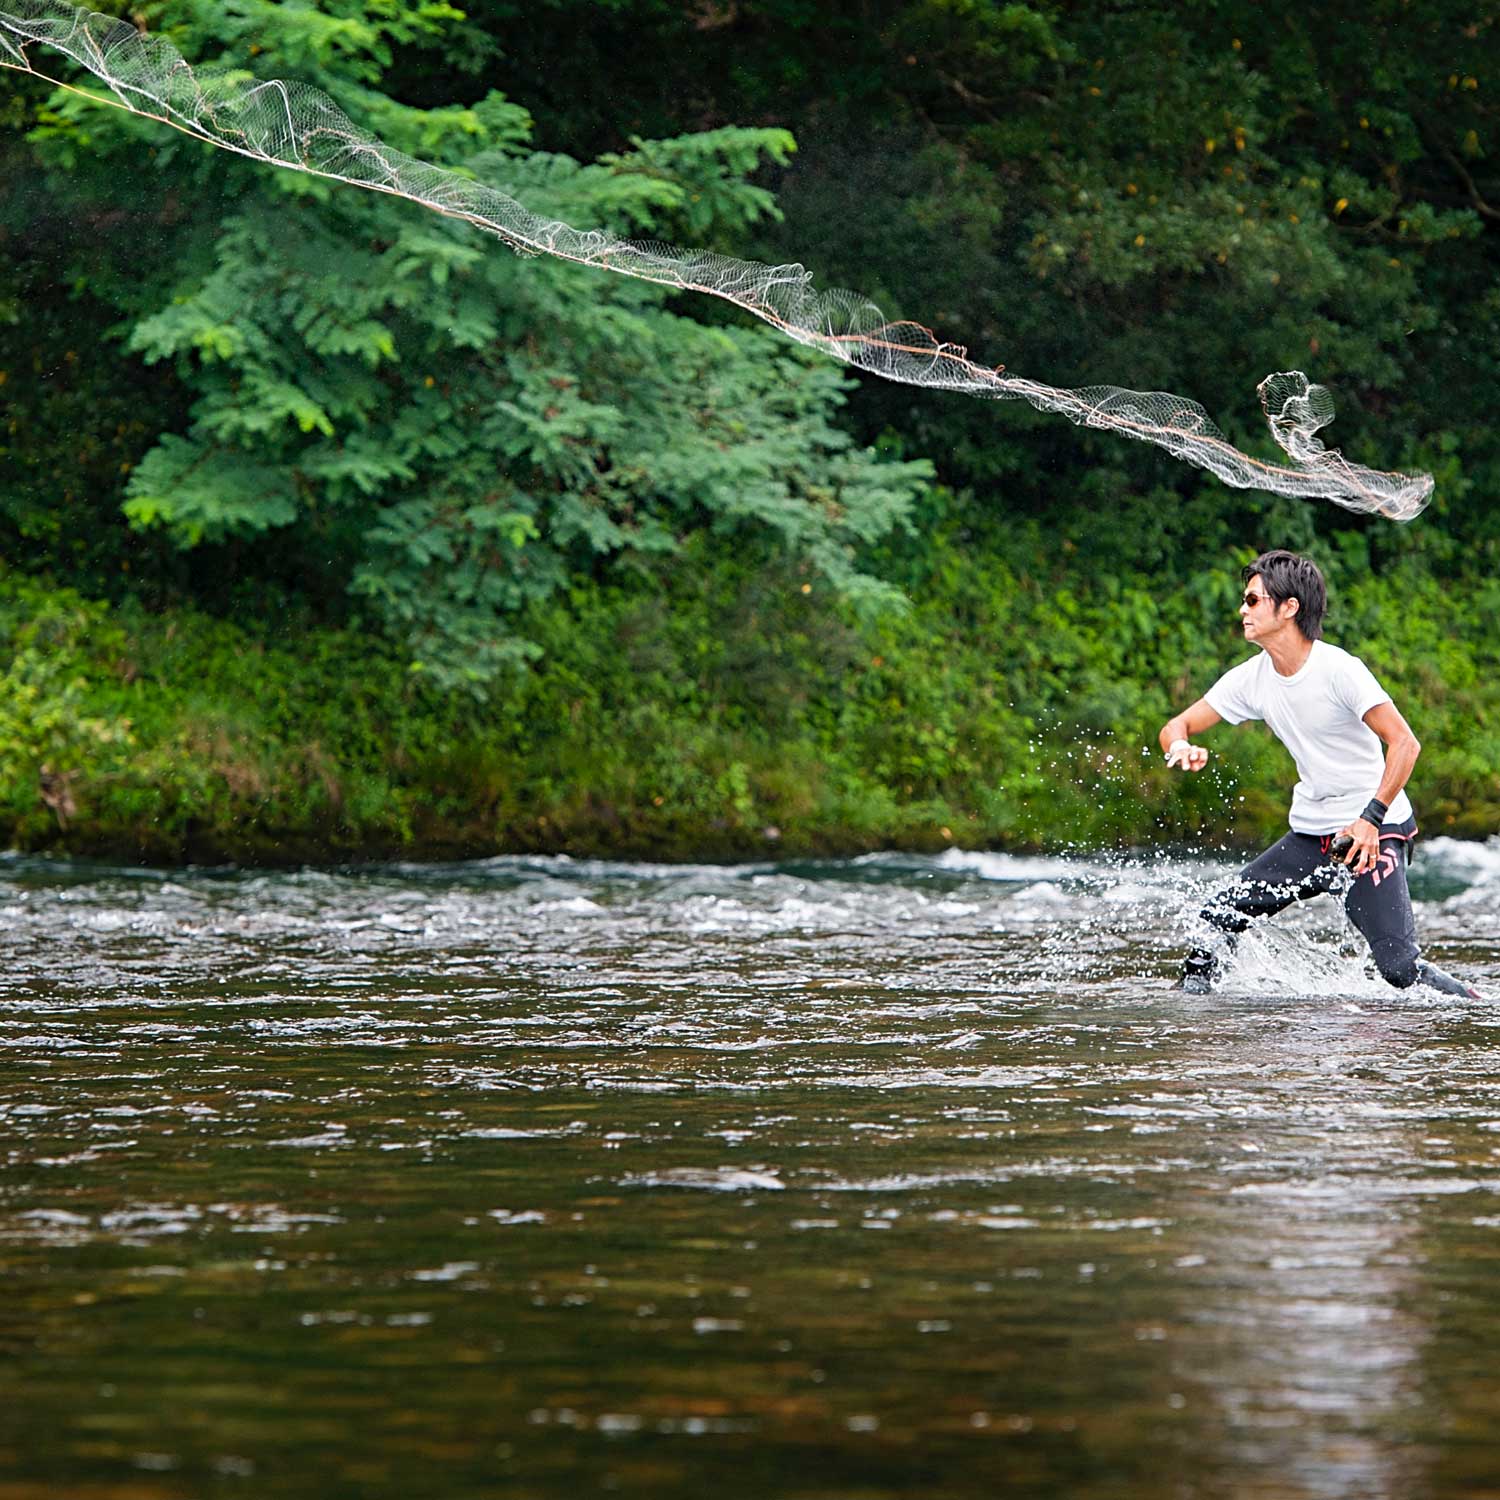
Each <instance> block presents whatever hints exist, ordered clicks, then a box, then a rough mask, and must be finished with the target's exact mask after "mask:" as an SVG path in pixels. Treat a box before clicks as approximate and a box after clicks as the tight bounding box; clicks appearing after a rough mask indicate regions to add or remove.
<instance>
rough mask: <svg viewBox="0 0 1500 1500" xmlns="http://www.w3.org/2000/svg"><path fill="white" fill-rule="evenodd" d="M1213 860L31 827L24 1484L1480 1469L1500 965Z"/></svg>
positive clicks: (3, 1451)
mask: <svg viewBox="0 0 1500 1500" xmlns="http://www.w3.org/2000/svg"><path fill="white" fill-rule="evenodd" d="M1228 869H1229V866H1228V865H1227V864H1224V863H1221V862H1216V861H1214V860H1211V859H1186V858H1174V857H1168V856H1161V857H1149V858H1124V857H1121V858H1103V857H1098V856H1092V857H1087V856H1081V855H1080V856H1078V857H1076V858H1057V859H1051V858H1047V859H1043V858H1036V859H1028V858H1021V857H1008V856H1004V855H986V854H962V853H958V852H950V853H949V854H946V855H943V856H940V857H934V858H921V857H914V856H896V855H887V856H874V857H870V858H866V859H862V860H854V861H848V862H826V863H805V864H798V863H793V862H787V863H781V864H775V863H767V864H762V865H743V866H733V867H720V866H693V867H678V866H674V867H667V866H650V865H629V864H610V863H602V862H586V861H572V860H566V859H497V860H491V861H481V862H473V863H466V864H456V865H448V866H438V867H431V866H415V865H411V866H407V865H401V866H385V867H381V868H378V869H369V870H357V871H342V872H341V871H302V872H295V873H264V872H246V871H227V870H226V871H215V870H198V871H156V870H138V869H125V868H113V867H111V868H106V867H101V866H85V865H66V864H59V863H49V862H46V861H40V860H34V859H26V858H21V857H17V856H10V857H7V858H5V859H3V860H0V910H3V914H4V921H5V927H6V935H7V943H6V957H5V972H4V974H3V977H0V994H3V1000H4V1003H3V1005H0V1275H3V1284H0V1294H3V1295H0V1354H3V1360H0V1497H3V1500H29V1497H32V1496H37V1497H40V1496H48V1497H84V1500H90V1497H97V1500H106V1497H108V1500H158V1497H159V1500H184V1497H196V1496H214V1497H218V1496H243V1497H250V1496H257V1497H258V1496H261V1495H275V1496H277V1497H304V1496H305V1497H308V1500H312V1497H318V1500H329V1497H343V1496H349V1497H354V1496H360V1497H368V1496H386V1495H391V1496H395V1495H401V1496H411V1497H419V1500H434V1497H440V1500H448V1497H469V1496H474V1497H479V1496H493V1495H501V1494H504V1495H515V1496H521V1497H535V1500H554V1497H555V1500H563V1497H569V1500H571V1497H575V1496H578V1495H587V1494H594V1493H606V1494H610V1493H613V1494H623V1495H636V1496H642V1497H646V1496H649V1497H653V1500H659V1497H678V1496H681V1497H687V1496H693V1497H699V1496H702V1495H704V1494H709V1495H713V1496H715V1497H717V1500H741V1497H743V1500H752V1497H753V1500H895V1497H903V1500H904V1497H912V1500H916V1497H922V1500H944V1497H955V1500H956V1497H964V1500H968V1497H979V1496H986V1497H988V1496H994V1495H1001V1494H1004V1495H1010V1494H1015V1495H1024V1496H1028V1497H1054V1496H1055V1497H1059V1500H1062V1497H1067V1500H1080V1497H1082V1500H1094V1497H1098V1500H1104V1497H1109V1500H1161V1497H1164V1496H1173V1497H1198V1496H1202V1497H1205V1500H1206V1497H1219V1496H1267V1497H1269V1496H1276V1497H1278V1500H1299V1497H1308V1500H1312V1497H1319V1500H1323V1497H1356V1496H1358V1497H1366V1496H1391V1497H1399V1500H1421V1497H1428V1496H1432V1497H1450V1496H1451V1497H1458V1496H1471V1495H1477V1494H1479V1493H1481V1492H1488V1487H1491V1486H1492V1485H1493V1483H1494V1480H1495V1476H1496V1475H1497V1474H1500V1376H1497V1374H1496V1369H1495V1362H1494V1361H1495V1355H1494V1351H1495V1349H1496V1348H1497V1347H1500V1275H1497V1274H1496V1272H1497V1270H1500V1091H1497V1087H1496V1083H1497V1080H1500V1001H1491V1000H1463V1001H1460V1000H1454V999H1452V998H1449V997H1445V996H1439V995H1437V994H1434V993H1431V992H1428V991H1425V990H1424V991H1408V992H1406V993H1397V992H1395V991H1392V990H1389V989H1387V988H1386V987H1385V986H1384V985H1383V984H1382V983H1381V982H1380V981H1379V980H1378V979H1375V978H1373V977H1372V976H1371V974H1370V973H1368V972H1367V971H1366V969H1365V966H1364V963H1363V961H1362V958H1361V956H1360V955H1359V953H1358V951H1357V946H1356V945H1352V944H1351V943H1350V942H1349V934H1348V933H1347V932H1346V931H1345V930H1344V929H1343V925H1342V918H1341V915H1340V913H1339V911H1338V909H1337V907H1336V906H1334V905H1333V904H1332V903H1330V902H1328V901H1326V900H1325V901H1321V902H1316V903H1311V904H1310V905H1309V906H1307V907H1306V908H1304V909H1303V910H1302V911H1301V912H1299V913H1297V914H1295V915H1289V916H1288V917H1287V918H1284V919H1282V920H1280V921H1278V922H1277V923H1276V924H1274V925H1273V926H1269V927H1267V928H1265V929H1262V930H1259V931H1256V932H1253V933H1251V934H1249V935H1248V936H1247V939H1246V941H1245V943H1244V944H1243V946H1242V949H1241V953H1240V957H1239V960H1238V962H1237V965H1236V967H1235V969H1234V971H1233V972H1232V974H1231V975H1230V976H1229V978H1228V979H1227V981H1226V983H1225V985H1224V986H1223V988H1222V989H1221V990H1219V991H1217V992H1215V993H1214V994H1211V995H1208V996H1189V995H1184V994H1182V993H1180V992H1177V991H1175V990H1173V989H1172V988H1171V978H1172V975H1173V972H1174V964H1175V960H1176V958H1177V956H1178V955H1179V954H1180V953H1181V951H1182V948H1183V946H1184V943H1185V939H1186V936H1187V933H1188V930H1189V927H1188V918H1187V917H1186V916H1185V915H1184V914H1185V913H1187V912H1190V911H1191V910H1192V908H1193V906H1194V904H1195V902H1196V901H1197V900H1198V899H1199V898H1201V896H1202V894H1203V893H1204V892H1205V891H1206V890H1207V889H1208V888H1209V886H1210V885H1211V884H1212V882H1213V881H1214V880H1215V879H1216V878H1219V877H1220V876H1222V875H1223V874H1224V873H1225V872H1226V871H1227V870H1228ZM1413 890H1414V894H1415V895H1416V897H1417V913H1418V925H1419V932H1420V934H1421V936H1422V938H1423V941H1424V946H1425V950H1426V952H1427V954H1428V956H1429V957H1432V958H1434V959H1435V960H1436V961H1438V962H1440V963H1442V964H1444V965H1445V966H1446V967H1449V968H1451V969H1453V970H1455V971H1456V972H1458V973H1460V974H1461V975H1462V976H1463V977H1465V978H1466V979H1467V980H1469V981H1470V982H1471V983H1473V984H1476V985H1478V986H1479V987H1480V988H1481V989H1482V990H1485V991H1487V992H1488V993H1491V994H1495V995H1500V843H1497V842H1495V841H1492V842H1491V844H1489V845H1472V844H1467V845H1466V844H1459V843H1455V842H1453V841H1449V840H1444V839H1435V840H1431V841H1428V842H1427V843H1425V844H1424V845H1422V846H1421V847H1420V849H1419V853H1418V855H1417V862H1416V865H1415V867H1414V870H1413Z"/></svg>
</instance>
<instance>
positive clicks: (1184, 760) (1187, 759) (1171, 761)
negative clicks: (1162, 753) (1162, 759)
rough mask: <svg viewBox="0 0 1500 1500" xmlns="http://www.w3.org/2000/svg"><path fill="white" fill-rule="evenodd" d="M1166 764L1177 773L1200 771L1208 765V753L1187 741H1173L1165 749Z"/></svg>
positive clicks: (1199, 746) (1201, 747)
mask: <svg viewBox="0 0 1500 1500" xmlns="http://www.w3.org/2000/svg"><path fill="white" fill-rule="evenodd" d="M1167 764H1168V765H1169V766H1175V767H1176V768H1177V769H1178V770H1179V771H1201V770H1202V769H1203V768H1204V766H1206V765H1207V764H1208V751H1207V750H1205V749H1204V748H1203V746H1202V745H1194V744H1191V743H1189V742H1188V741H1187V740H1173V741H1172V743H1171V744H1170V745H1169V746H1168V747H1167Z"/></svg>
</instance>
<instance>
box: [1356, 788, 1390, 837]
mask: <svg viewBox="0 0 1500 1500" xmlns="http://www.w3.org/2000/svg"><path fill="white" fill-rule="evenodd" d="M1389 811H1390V808H1388V807H1387V806H1386V805H1385V803H1384V802H1382V801H1381V800H1380V798H1379V797H1371V798H1370V800H1369V801H1368V802H1367V803H1366V804H1365V810H1364V811H1363V812H1362V813H1361V814H1360V817H1362V818H1363V819H1364V820H1365V822H1366V823H1369V824H1370V825H1371V826H1372V827H1373V828H1374V829H1375V832H1376V833H1379V832H1380V825H1381V824H1382V823H1384V822H1385V815H1386V814H1387V813H1388V812H1389Z"/></svg>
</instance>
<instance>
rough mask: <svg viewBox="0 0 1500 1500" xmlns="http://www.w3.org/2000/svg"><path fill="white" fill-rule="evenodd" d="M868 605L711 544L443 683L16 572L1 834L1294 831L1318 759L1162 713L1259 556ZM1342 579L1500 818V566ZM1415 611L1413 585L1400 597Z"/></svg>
mask: <svg viewBox="0 0 1500 1500" xmlns="http://www.w3.org/2000/svg"><path fill="white" fill-rule="evenodd" d="M929 556H930V558H931V565H930V567H929V568H928V569H927V570H926V573H925V576H924V578H923V580H922V586H921V587H920V588H919V589H913V590H912V593H913V600H914V602H913V603H912V605H911V607H910V608H909V609H908V610H906V611H904V612H902V613H899V614H895V613H889V614H886V615H884V616H882V617H880V618H878V619H877V620H875V621H873V622H869V621H866V622H861V621H859V620H857V619H856V618H854V617H853V616H851V615H850V614H848V613H847V612H846V611H844V610H842V609H841V608H840V606H839V605H838V604H837V602H836V601H832V600H830V599H829V598H828V597H826V596H825V595H822V594H821V593H820V592H818V591H817V590H814V591H813V592H810V593H805V592H804V591H803V587H802V580H801V579H800V576H798V575H793V574H790V573H786V572H781V571H778V570H776V569H774V568H771V569H768V568H764V567H760V568H749V567H746V568H743V569H741V570H739V571H729V570H726V569H725V568H723V567H722V566H721V567H719V568H717V569H707V568H704V567H702V566H698V565H696V564H695V560H694V559H692V558H684V559H683V561H682V564H681V565H680V567H679V568H678V569H677V570H676V572H675V573H674V574H673V575H671V576H670V577H669V578H668V579H667V580H666V586H665V587H653V588H652V589H650V590H646V589H644V588H642V589H636V590H632V589H628V588H610V587H602V586H599V585H597V584H588V585H580V586H579V587H578V588H577V589H576V590H575V591H574V592H573V593H572V594H571V596H569V597H567V598H563V599H559V600H557V601H555V602H554V603H552V604H551V605H549V606H548V607H547V608H545V609H542V610H539V611H537V612H536V613H535V614H534V615H533V616H532V617H531V618H530V619H529V620H528V622H527V624H528V627H529V630H530V633H531V635H532V637H533V638H534V639H536V640H537V641H538V642H539V643H540V644H541V645H542V647H543V652H544V654H543V656H542V658H541V660H540V661H539V663H538V664H537V665H536V666H535V667H534V668H533V669H531V670H530V671H529V672H528V673H527V674H526V675H524V676H519V677H517V678H516V679H515V680H514V681H512V682H511V683H510V684H509V685H508V686H507V687H506V689H505V690H504V691H503V692H502V693H500V694H499V695H497V696H496V697H495V698H494V700H493V701H491V702H489V703H487V704H479V703H476V702H472V701H469V700H466V699H459V698H453V697H448V698H444V697H441V696H438V695H436V694H434V693H432V692H431V691H430V690H429V689H428V688H427V687H426V686H425V685H424V684H423V682H422V680H421V679H420V677H414V676H413V675H412V674H411V673H410V672H409V671H408V670H407V668H406V665H405V664H404V662H403V661H401V660H400V659H399V658H398V657H397V656H396V655H395V654H393V652H392V651H391V650H390V648H388V647H386V646H384V645H382V644H381V643H380V642H379V641H378V640H376V639H374V638H372V637H370V636H368V635H365V634H362V633H360V632H358V631H355V630H334V629H317V630H307V631H303V632H300V633H297V634H296V635H290V634H287V633H285V632H278V631H276V630H275V629H272V628H265V627H251V626H249V625H242V624H235V623H230V622H227V621H225V620H222V619H217V618H213V617H211V616H209V615H206V614H201V613H195V612H192V611H188V610H180V611H176V612H173V613H169V614H150V613H147V612H145V611H144V610H142V609H140V608H139V607H135V606H130V605H122V606H109V605H105V604H102V603H99V602H97V601H91V600H88V599H84V598H82V597H80V596H79V595H77V594H76V593H73V592H71V591H69V590H67V589H60V588H54V587H51V586H49V585H48V584H47V582H46V581H45V580H41V579H36V578H30V577H26V576H22V575H18V574H16V573H14V572H8V571H5V570H3V568H0V847H11V848H17V849H23V850H29V851H50V852H57V853H69V854H76V855H94V856H101V857H108V858H114V859H127V860H139V861H145V862H158V863H175V862H183V861H193V862H222V861H233V862H239V863H247V864H266V863H271V864H276V863H302V862H338V861H355V860H365V859H380V858H389V857H395V856H400V857H406V858H451V857H462V856H480V855H487V854H495V853H504V852H536V851H561V852H568V853H573V854H590V855H602V856H620V857H624V856H630V857H651V858H660V859H721V858H722V859H733V858H747V857H765V856H767V855H771V854H775V855H783V856H784V855H792V854H797V855H806V854H841V855H843V854H853V853H857V852H861V851H866V850H871V849H877V848H902V849H915V850H936V849H940V848H942V847H945V846H947V845H949V844H958V845H963V846H969V847H985V848H1011V849H1058V848H1063V847H1078V846H1082V847H1096V846H1137V847H1139V846H1149V845H1154V844H1161V843H1177V844H1181V843H1193V842H1199V841H1201V842H1205V843H1208V844H1211V845H1214V846H1217V845H1219V844H1221V843H1226V844H1229V845H1231V846H1246V845H1253V844H1256V843H1260V842H1263V841H1265V840H1268V839H1270V838H1272V837H1274V836H1276V835H1277V834H1279V832H1280V831H1281V830H1282V829H1283V828H1284V827H1285V809H1286V804H1287V801H1288V799H1289V792H1290V785H1291V781H1292V779H1293V775H1292V768H1291V764H1290V760H1289V758H1288V757H1287V756H1286V755H1285V753H1284V752H1283V751H1282V750H1281V749H1280V747H1279V746H1277V745H1276V744H1275V743H1274V742H1273V741H1272V740H1271V739H1270V738H1269V736H1268V735H1267V734H1266V733H1265V731H1264V730H1261V729H1258V728H1256V729H1246V728H1242V729H1239V730H1231V729H1228V728H1220V729H1219V730H1217V731H1215V732H1214V734H1213V735H1212V737H1211V738H1210V739H1209V741H1208V743H1209V744H1210V746H1211V748H1212V749H1213V751H1214V752H1215V753H1214V757H1213V759H1212V760H1211V761H1210V768H1209V770H1208V771H1207V772H1205V773H1204V774H1203V775H1201V776H1199V777H1195V778H1191V779H1189V778H1184V777H1181V776H1178V775H1174V774H1170V773H1168V772H1167V771H1166V770H1165V768H1164V767H1163V766H1162V764H1161V758H1160V755H1159V753H1158V752H1157V749H1156V740H1155V731H1156V729H1157V727H1158V726H1159V725H1160V723H1161V722H1162V720H1163V719H1164V718H1165V717H1166V715H1167V713H1168V712H1169V711H1170V708H1171V707H1173V706H1176V705H1180V704H1182V703H1184V702H1186V701H1189V700H1190V699H1191V698H1192V697H1195V696H1197V695H1198V694H1200V693H1201V692H1202V691H1203V690H1204V689H1205V688H1206V687H1207V686H1208V685H1209V683H1210V682H1211V681H1212V680H1213V678H1214V676H1215V675H1216V674H1217V673H1218V672H1219V671H1221V670H1223V669H1225V668H1226V667H1228V666H1230V665H1232V664H1233V663H1234V662H1236V661H1238V660H1240V659H1242V657H1243V655H1244V652H1245V648H1244V645H1243V642H1242V641H1240V640H1238V639H1236V634H1235V631H1234V629H1233V621H1234V606H1235V603H1236V602H1237V597H1238V582H1237V579H1236V577H1235V573H1234V567H1233V559H1226V560H1225V565H1224V566H1223V567H1221V568H1219V569H1216V570H1214V571H1213V572H1206V573H1203V574H1200V575H1198V576H1196V577H1193V578H1190V579H1188V580H1186V581H1182V580H1177V581H1175V582H1174V583H1173V584H1172V585H1171V586H1170V587H1167V586H1160V587H1155V586H1152V585H1151V582H1150V581H1149V580H1142V581H1140V582H1139V583H1125V582H1122V581H1120V580H1119V579H1118V578H1115V577H1105V578H1102V579H1093V580H1084V579H1078V578H1075V579H1071V580H1070V579H1067V578H1066V577H1063V578H1059V577H1057V576H1051V577H1046V578H1044V577H1040V576H1034V575H1033V574H1031V573H1028V571H1026V570H1025V569H1024V568H1022V567H1019V566H1017V565H1016V564H1015V563H1014V561H1007V560H1003V559H999V558H986V559H983V560H981V561H979V562H976V561H975V560H974V559H972V558H967V557H964V556H961V555H960V551H959V549H958V547H957V546H956V544H948V543H943V542H941V541H940V540H939V541H938V542H935V543H930V546H929ZM1330 571H1331V573H1332V574H1333V576H1332V577H1331V580H1330V581H1331V583H1332V584H1333V587H1334V592H1335V599H1336V600H1337V603H1338V608H1337V611H1336V614H1335V616H1334V620H1335V623H1336V628H1331V629H1330V637H1331V638H1332V639H1334V640H1335V641H1337V642H1338V643H1340V644H1345V645H1347V646H1349V647H1350V648H1351V649H1353V650H1355V651H1356V652H1357V653H1358V654H1360V655H1362V656H1364V657H1365V659H1366V660H1367V661H1368V662H1369V663H1370V664H1371V666H1372V667H1373V668H1374V670H1375V671H1376V673H1377V675H1378V676H1379V677H1380V678H1381V680H1382V681H1383V682H1384V683H1385V685H1386V686H1387V688H1388V689H1389V690H1390V691H1391V692H1392V694H1393V696H1394V697H1395V699H1396V702H1397V704H1398V706H1400V707H1401V708H1402V710H1403V711H1404V712H1405V713H1406V715H1407V717H1408V718H1409V719H1410V720H1411V722H1412V724H1413V726H1414V727H1415V728H1416V730H1417V733H1418V735H1419V736H1420V737H1421V739H1422V740H1423V743H1424V753H1423V756H1422V760H1421V763H1420V764H1419V766H1418V770H1417V773H1416V777H1415V779H1414V782H1413V786H1412V793H1413V797H1414V800H1415V801H1416V803H1417V807H1418V815H1419V820H1420V822H1421V824H1422V826H1423V828H1424V831H1426V832H1427V833H1429V834H1430V833H1438V832H1446V833H1452V834H1456V835H1459V836H1465V837H1482V836H1485V835H1488V834H1490V833H1492V832H1495V831H1496V830H1497V829H1500V771H1497V767H1500V671H1497V667H1500V662H1497V656H1500V649H1497V645H1496V641H1495V637H1494V634H1493V632H1492V631H1491V630H1490V629H1489V628H1487V627H1488V622H1489V621H1492V620H1493V619H1494V618H1495V616H1496V613H1497V609H1500V586H1496V585H1485V586H1483V587H1481V588H1480V589H1479V590H1478V591H1477V592H1471V593H1470V594H1469V595H1468V596H1467V598H1466V599H1465V602H1464V607H1463V609H1462V610H1461V611H1459V610H1456V609H1455V608H1454V603H1453V600H1452V598H1451V597H1449V596H1448V594H1447V593H1446V591H1445V590H1444V589H1443V588H1442V587H1441V586H1440V585H1439V584H1437V583H1436V582H1434V581H1433V580H1432V579H1430V578H1427V577H1424V576H1423V575H1421V574H1420V573H1418V572H1416V571H1413V573H1412V575H1411V576H1410V577H1403V578H1401V579H1399V580H1393V579H1389V578H1388V579H1386V580H1384V581H1383V582H1377V581H1376V580H1374V579H1373V578H1371V577H1369V575H1368V573H1362V572H1360V571H1358V570H1355V569H1351V570H1350V571H1349V576H1348V577H1340V576H1338V575H1337V570H1336V569H1332V570H1330ZM1393 600H1398V601H1399V607H1392V601H1393Z"/></svg>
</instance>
